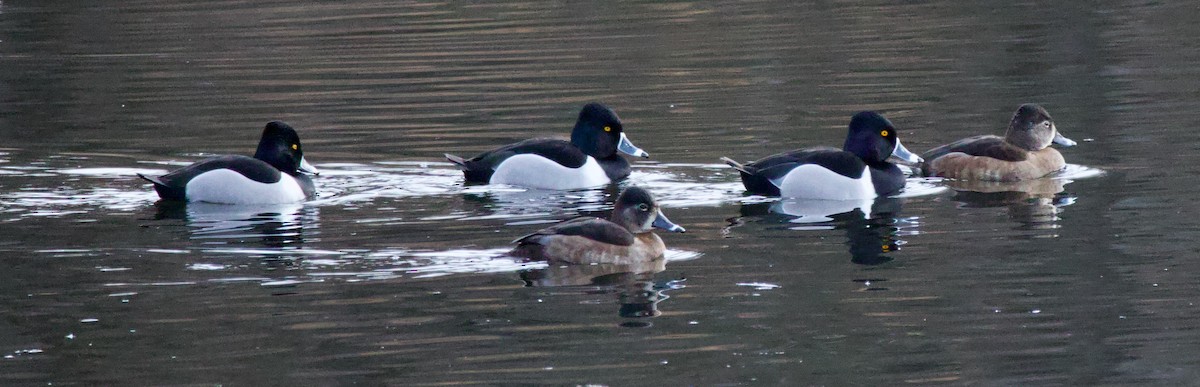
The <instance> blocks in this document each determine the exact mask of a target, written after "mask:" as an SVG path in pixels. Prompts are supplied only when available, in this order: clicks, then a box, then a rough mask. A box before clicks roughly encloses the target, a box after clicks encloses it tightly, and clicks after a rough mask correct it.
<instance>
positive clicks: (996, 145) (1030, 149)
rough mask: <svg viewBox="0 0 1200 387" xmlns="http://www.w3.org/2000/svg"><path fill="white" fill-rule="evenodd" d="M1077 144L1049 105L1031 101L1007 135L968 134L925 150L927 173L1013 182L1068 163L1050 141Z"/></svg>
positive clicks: (1016, 116)
mask: <svg viewBox="0 0 1200 387" xmlns="http://www.w3.org/2000/svg"><path fill="white" fill-rule="evenodd" d="M1052 143H1053V144H1058V145H1061V146H1064V147H1070V146H1074V145H1076V142H1075V141H1074V140H1071V139H1069V138H1067V137H1066V136H1063V134H1062V133H1060V132H1059V131H1058V127H1056V126H1055V125H1054V119H1053V118H1051V117H1050V113H1049V112H1047V111H1046V109H1045V108H1043V107H1041V106H1040V105H1037V104H1032V103H1027V104H1023V105H1021V106H1020V107H1018V108H1017V111H1016V112H1015V113H1013V117H1012V120H1011V121H1009V124H1008V130H1007V131H1005V133H1004V137H1000V136H996V135H981V136H974V137H968V138H965V139H962V140H958V141H955V142H952V143H949V144H946V145H942V146H939V147H936V148H933V149H930V150H929V151H927V152H925V153H924V154H923V155H922V156H923V157H924V159H925V160H927V161H926V162H925V163H924V164H923V165H922V166H921V167H920V169H921V174H922V175H924V176H940V177H946V178H951V179H957V180H981V181H1000V182H1012V181H1022V180H1030V179H1037V178H1041V177H1045V176H1047V175H1049V174H1051V173H1054V172H1057V171H1060V170H1062V169H1063V168H1065V167H1066V166H1067V162H1066V160H1065V159H1064V158H1063V156H1062V153H1059V152H1058V150H1056V149H1054V148H1051V147H1050V144H1052Z"/></svg>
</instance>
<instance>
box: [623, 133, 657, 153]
mask: <svg viewBox="0 0 1200 387" xmlns="http://www.w3.org/2000/svg"><path fill="white" fill-rule="evenodd" d="M617 150H619V151H621V153H624V154H627V155H630V156H634V157H650V154H649V153H646V151H644V150H642V148H638V147H636V146H634V145H633V143H632V142H630V141H629V137H625V132H621V142H619V143H617Z"/></svg>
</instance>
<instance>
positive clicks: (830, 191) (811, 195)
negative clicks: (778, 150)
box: [771, 164, 875, 200]
mask: <svg viewBox="0 0 1200 387" xmlns="http://www.w3.org/2000/svg"><path fill="white" fill-rule="evenodd" d="M771 183H772V184H775V186H776V187H779V192H780V196H783V197H788V198H804V199H825V200H858V199H870V198H873V197H875V185H874V184H871V171H869V170H867V167H863V172H862V176H860V177H859V178H857V179H854V178H849V177H846V176H842V175H839V174H838V173H837V172H834V171H830V170H828V169H825V167H822V166H820V165H816V164H804V165H801V166H799V167H796V168H793V169H792V170H791V171H790V172H788V174H787V175H784V176H783V177H782V178H780V179H775V180H772V181H771Z"/></svg>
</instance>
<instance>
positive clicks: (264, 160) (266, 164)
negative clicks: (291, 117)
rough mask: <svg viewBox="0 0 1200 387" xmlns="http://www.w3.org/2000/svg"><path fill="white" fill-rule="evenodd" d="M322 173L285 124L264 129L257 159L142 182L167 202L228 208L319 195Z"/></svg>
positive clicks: (200, 165)
mask: <svg viewBox="0 0 1200 387" xmlns="http://www.w3.org/2000/svg"><path fill="white" fill-rule="evenodd" d="M304 174H313V175H316V174H317V169H316V168H313V166H312V165H309V164H308V162H307V161H305V160H304V151H303V149H302V148H301V147H300V136H298V135H296V130H295V129H292V127H291V126H288V124H286V123H284V122H282V121H271V122H270V123H267V126H266V128H264V129H263V134H262V139H261V140H259V141H258V150H257V151H255V152H254V157H253V158H251V157H246V156H240V155H230V156H218V157H213V158H210V159H206V160H202V161H199V162H196V163H195V164H192V165H189V166H186V167H183V168H180V169H176V170H174V171H172V172H171V173H168V174H166V175H162V176H158V177H152V176H146V175H143V174H140V173H139V174H138V176H139V177H141V178H143V179H146V181H149V182H151V183H154V190H155V191H158V196H159V197H161V198H163V199H164V200H185V201H195V202H209V203H224V204H266V203H293V202H299V201H302V200H305V199H308V198H311V197H314V196H315V195H316V190H315V189H314V187H313V182H312V179H309V177H308V176H306V175H304Z"/></svg>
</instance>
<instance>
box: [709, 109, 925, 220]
mask: <svg viewBox="0 0 1200 387" xmlns="http://www.w3.org/2000/svg"><path fill="white" fill-rule="evenodd" d="M889 158H897V159H900V160H902V161H904V162H909V163H916V162H919V161H920V158H918V157H917V156H915V155H913V154H912V153H910V152H909V151H908V149H906V148H904V145H902V144H901V143H900V140H899V139H898V138H897V134H896V129H895V127H894V126H893V125H892V123H891V122H890V121H888V120H887V119H886V118H883V117H882V116H880V115H878V114H876V113H874V112H861V113H859V114H856V115H855V116H854V117H853V118H852V119H851V121H850V127H849V132H848V133H847V137H846V143H845V144H844V145H843V148H842V149H835V148H830V147H816V148H806V149H800V150H794V151H790V152H784V153H779V154H775V155H771V156H767V157H765V158H762V159H759V160H757V161H754V162H750V163H746V164H741V163H738V162H736V161H734V160H732V159H729V158H722V160H724V161H725V162H726V163H727V164H729V165H730V166H732V167H734V168H735V169H737V170H738V172H739V174H740V175H741V178H742V184H743V185H744V186H745V187H746V190H747V191H750V192H753V193H756V194H762V195H770V196H783V197H790V198H805V199H822V200H858V199H868V198H874V197H877V196H889V195H894V194H897V193H899V192H900V191H901V190H902V189H904V182H905V180H904V179H905V177H904V173H903V172H902V171H901V170H900V168H899V167H897V166H896V165H895V164H892V163H890V162H889V161H888V159H889Z"/></svg>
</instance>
